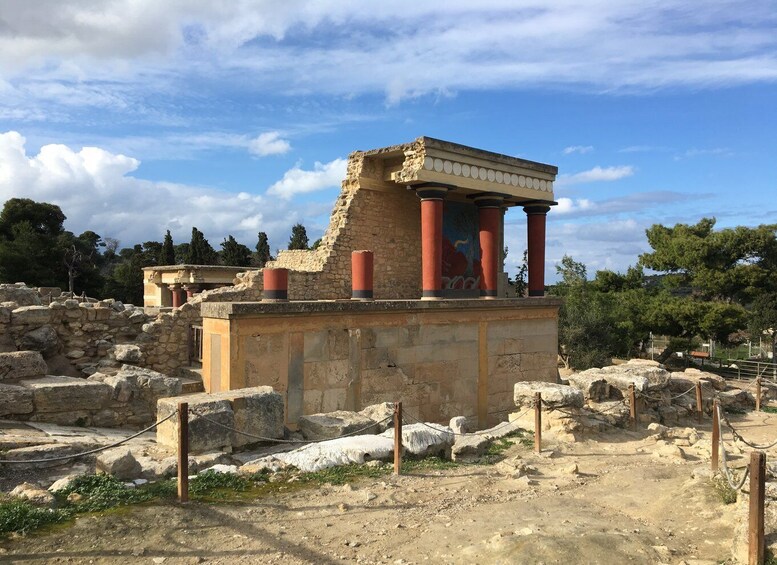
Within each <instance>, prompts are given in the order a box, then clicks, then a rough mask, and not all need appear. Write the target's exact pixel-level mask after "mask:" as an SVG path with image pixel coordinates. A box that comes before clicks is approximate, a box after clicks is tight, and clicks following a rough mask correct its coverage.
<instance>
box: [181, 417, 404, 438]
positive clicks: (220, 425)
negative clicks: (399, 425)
mask: <svg viewBox="0 0 777 565" xmlns="http://www.w3.org/2000/svg"><path fill="white" fill-rule="evenodd" d="M189 412H191V413H192V414H194V415H195V416H197V417H198V418H200V419H202V420H203V421H205V422H208V423H210V424H213V425H215V426H218V427H220V428H223V429H225V430H229V431H231V432H234V433H236V434H240V435H243V436H246V437H250V438H252V439H256V440H260V441H267V442H274V443H289V444H311V443H321V442H322V441H329V439H339V438H341V437H351V436H355V435H359V434H360V433H362V432H364V431H367V430H369V429H372V428H374V427H375V426H379V425H381V424H385V423H386V422H388V421H389V420H393V419H394V415H393V414H392V415H391V416H388V417H386V418H384V419H383V420H381V421H380V422H375V423H373V424H370V425H369V426H365V427H363V428H360V429H358V430H355V431H353V432H348V433H347V434H343V435H341V436H338V437H337V438H329V439H315V440H314V439H311V440H305V439H278V438H272V437H265V436H260V435H255V434H250V433H248V432H244V431H242V430H237V429H235V428H233V427H231V426H227V425H226V424H222V423H221V422H217V421H216V420H211V419H210V418H207V417H205V416H203V415H202V414H197V412H195V411H194V410H191V409H190V410H189Z"/></svg>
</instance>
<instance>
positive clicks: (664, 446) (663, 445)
mask: <svg viewBox="0 0 777 565" xmlns="http://www.w3.org/2000/svg"><path fill="white" fill-rule="evenodd" d="M653 456H655V457H658V458H663V459H671V460H673V461H674V462H676V463H680V462H682V461H685V459H686V457H685V451H683V450H682V448H680V447H678V446H676V445H674V444H671V443H667V442H665V441H663V440H659V441H658V442H656V450H655V451H654V452H653Z"/></svg>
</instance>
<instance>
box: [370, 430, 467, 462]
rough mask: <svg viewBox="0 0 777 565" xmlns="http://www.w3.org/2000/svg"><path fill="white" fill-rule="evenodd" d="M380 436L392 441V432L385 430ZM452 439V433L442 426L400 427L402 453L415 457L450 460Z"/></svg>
mask: <svg viewBox="0 0 777 565" xmlns="http://www.w3.org/2000/svg"><path fill="white" fill-rule="evenodd" d="M380 435H381V436H382V437H385V438H391V439H393V438H394V430H386V431H385V432H383V433H382V434H380ZM453 438H454V435H453V431H452V430H451V429H450V428H449V427H447V426H443V425H442V424H431V423H418V424H410V425H409V426H402V448H403V451H404V452H405V453H407V454H409V455H414V456H417V457H427V456H431V455H436V456H438V457H440V458H443V459H448V458H450V451H451V447H452V446H453Z"/></svg>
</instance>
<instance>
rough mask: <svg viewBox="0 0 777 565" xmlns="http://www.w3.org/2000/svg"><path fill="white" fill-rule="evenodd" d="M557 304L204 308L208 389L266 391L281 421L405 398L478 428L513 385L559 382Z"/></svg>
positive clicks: (432, 417)
mask: <svg viewBox="0 0 777 565" xmlns="http://www.w3.org/2000/svg"><path fill="white" fill-rule="evenodd" d="M558 306H559V304H558V301H556V300H553V299H516V300H493V301H491V300H489V301H480V300H467V301H440V302H424V301H386V302H375V303H352V302H334V303H332V302H328V303H327V302H297V303H287V304H211V303H207V304H203V315H204V318H203V328H204V330H203V331H204V341H203V380H204V383H205V387H206V390H207V391H212V392H215V391H221V390H229V389H236V388H242V387H249V386H251V387H252V386H260V385H269V386H272V387H273V389H275V390H276V391H278V392H280V393H281V394H283V395H284V397H285V400H286V420H287V423H288V424H289V425H291V426H292V427H293V426H294V424H295V422H296V421H297V419H298V417H299V416H300V415H302V414H312V413H318V412H329V411H333V410H338V409H347V410H359V409H361V408H362V407H364V406H367V405H370V404H375V403H378V402H384V401H396V400H401V401H402V402H403V404H404V408H405V410H406V411H407V413H408V414H409V415H410V416H411V417H415V418H423V419H424V420H427V421H439V422H443V421H447V420H448V419H449V418H451V417H453V416H466V417H468V418H469V419H471V420H472V422H473V424H477V425H479V426H481V427H483V426H486V425H489V424H492V423H495V422H497V421H500V420H501V419H503V416H504V414H505V413H506V411H509V410H512V409H514V405H513V398H512V389H513V385H514V384H515V383H516V382H518V381H526V380H541V381H549V382H555V381H556V380H557V375H558V373H557V368H556V359H557V351H558Z"/></svg>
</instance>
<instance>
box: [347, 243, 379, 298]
mask: <svg viewBox="0 0 777 565" xmlns="http://www.w3.org/2000/svg"><path fill="white" fill-rule="evenodd" d="M373 267H374V255H373V253H372V251H352V252H351V287H352V289H351V300H372V299H373V294H372V282H373Z"/></svg>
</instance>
